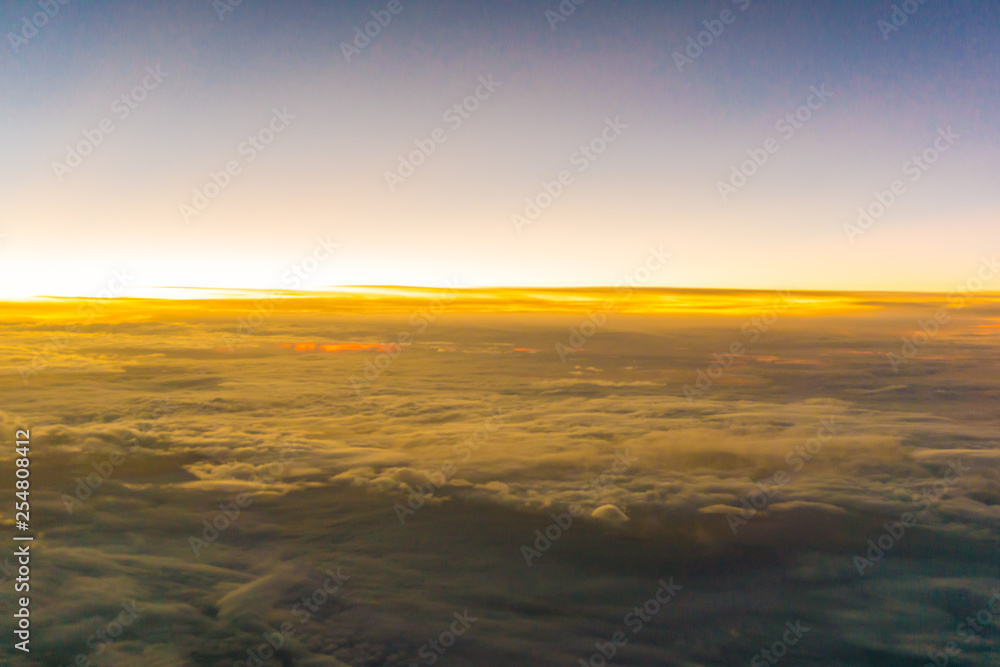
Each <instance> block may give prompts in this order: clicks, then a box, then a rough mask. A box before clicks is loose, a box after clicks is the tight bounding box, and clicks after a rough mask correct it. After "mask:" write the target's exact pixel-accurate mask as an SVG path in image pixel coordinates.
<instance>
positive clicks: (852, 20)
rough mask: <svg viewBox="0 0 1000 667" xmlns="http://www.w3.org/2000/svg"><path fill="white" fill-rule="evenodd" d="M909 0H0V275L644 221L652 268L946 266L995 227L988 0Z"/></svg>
mask: <svg viewBox="0 0 1000 667" xmlns="http://www.w3.org/2000/svg"><path fill="white" fill-rule="evenodd" d="M570 6H571V5H570V4H565V3H564V5H563V7H564V8H566V7H570ZM907 7H908V8H910V9H914V8H915V11H914V12H913V13H912V14H911V15H905V18H906V21H905V22H903V21H902V20H901V18H900V17H902V16H903V14H898V15H897V17H896V22H897V23H899V24H900V25H898V26H897V25H895V24H893V23H892V21H893V11H894V9H893V4H892V3H889V2H882V1H878V2H865V3H860V2H833V1H817V2H811V3H807V4H803V3H792V2H770V3H764V2H756V0H750V2H745V1H744V0H739V1H738V2H730V1H729V0H715V1H712V2H707V3H678V2H628V3H610V2H601V1H599V0H591V1H590V2H585V3H583V4H581V5H579V6H575V9H574V10H573V11H572V13H569V12H568V11H567V12H566V13H567V14H569V15H568V16H563V15H560V14H559V3H557V2H555V1H554V0H552V1H550V2H504V3H468V2H457V1H454V2H436V3H430V2H419V1H409V0H401V2H400V3H399V4H398V5H397V4H394V3H393V4H391V7H390V3H388V2H381V1H378V2H337V3H320V2H284V3H263V2H252V1H246V2H242V3H240V4H239V5H228V4H223V3H222V2H221V0H220V2H217V3H215V4H214V5H213V3H212V2H209V1H208V0H199V1H185V2H169V3H168V2H147V3H141V4H134V5H133V4H129V5H125V6H122V5H121V4H120V3H110V2H101V1H95V2H78V1H74V0H69V2H67V3H66V4H65V5H63V4H58V5H57V9H58V11H56V12H55V14H54V15H53V16H52V17H51V18H48V17H39V16H38V15H37V12H39V11H40V10H39V5H37V4H36V3H33V2H26V1H25V2H4V3H3V4H2V5H0V27H2V28H3V31H4V43H3V45H2V47H0V88H2V90H3V91H4V92H3V95H2V96H0V118H2V122H0V145H2V146H3V150H2V151H0V205H2V209H0V212H2V214H0V234H2V236H0V298H25V297H31V296H39V295H65V296H70V295H72V296H83V297H92V296H96V295H98V294H100V293H102V291H107V290H109V285H116V286H119V287H121V288H122V289H121V290H119V291H118V292H116V293H115V294H116V295H119V294H120V295H138V294H142V293H144V292H143V290H147V289H148V288H154V287H223V288H252V289H287V288H295V289H307V290H309V289H317V290H319V289H326V288H330V287H332V286H338V285H408V286H425V287H443V286H446V285H451V284H457V285H459V286H463V287H495V286H567V287H569V286H611V285H615V284H616V283H617V282H618V281H620V280H621V279H622V277H623V276H626V275H631V274H632V273H633V272H634V271H635V269H636V267H637V266H640V265H641V264H642V263H643V262H644V261H645V260H646V257H647V256H648V255H649V254H650V252H651V249H658V250H659V252H660V253H661V254H669V256H670V259H669V261H667V262H666V264H665V266H664V267H663V268H662V269H660V270H658V271H655V272H652V274H651V275H650V276H649V278H648V280H647V281H646V282H645V283H643V284H645V285H648V286H659V287H682V288H688V287H703V288H755V289H798V290H802V289H824V290H898V291H944V292H948V291H951V290H953V289H954V288H955V287H956V285H959V284H963V283H964V282H965V281H966V280H967V279H968V278H969V277H970V276H971V275H974V272H975V271H976V270H977V268H978V267H979V266H980V264H981V263H982V261H983V258H984V257H986V258H989V257H992V255H993V253H994V250H995V249H996V248H997V247H998V246H1000V228H998V227H997V225H996V220H997V214H998V213H1000V194H998V192H1000V191H998V190H997V188H996V185H995V179H996V173H997V170H998V169H997V168H998V166H1000V164H998V162H1000V150H998V149H1000V141H998V139H1000V132H998V130H1000V121H998V118H1000V113H998V111H1000V109H998V89H997V86H996V80H997V64H998V59H1000V48H998V46H1000V44H998V35H1000V32H998V30H997V28H998V22H1000V21H998V19H1000V3H996V2H948V3H944V2H926V3H923V4H919V3H916V4H914V5H913V6H910V5H907ZM390 9H393V10H396V13H393V12H391V11H390ZM230 10H231V11H230ZM50 11H55V10H50ZM372 12H374V15H373V14H372ZM32 17H34V18H35V20H36V22H37V23H40V24H43V25H41V27H39V28H37V30H33V29H32V28H26V27H25V21H26V20H27V21H29V23H30V21H31V20H32ZM380 17H381V19H382V21H383V23H386V25H385V26H384V27H383V26H376V25H374V24H372V26H370V28H369V29H370V31H371V32H372V33H375V36H374V37H371V38H370V40H369V41H367V42H366V41H364V40H362V39H360V38H358V39H357V42H355V43H354V45H353V48H352V47H351V44H352V40H355V38H356V36H357V34H359V32H360V31H363V30H364V29H365V25H366V24H367V23H369V22H371V21H375V20H378V19H379V18H380ZM43 19H45V20H43ZM387 19H388V20H387ZM562 19H565V20H562ZM706 22H707V23H706ZM880 22H881V23H880ZM895 28H898V29H895ZM356 29H357V31H356ZM710 31H711V32H715V33H718V34H711V32H710ZM699 33H702V34H701V35H700V39H701V40H702V42H703V44H705V45H704V46H702V47H700V52H699V50H698V48H696V47H692V46H691V44H692V43H693V42H694V43H696V42H697V40H698V39H699ZM689 38H691V40H693V42H689ZM678 54H680V55H678ZM681 56H684V58H687V60H685V59H684V58H682V57H681ZM137 87H138V88H137ZM813 91H821V92H822V95H820V96H817V95H816V94H815V93H814V92H813ZM477 94H478V98H477ZM123 95H125V96H126V99H124V100H123V99H122V96H123ZM809 103H811V104H812V105H813V108H812V109H809V108H807V107H803V105H807V104H809ZM455 105H460V107H459V110H456V109H455ZM795 113H799V114H800V117H799V118H800V119H799V120H797V121H795V122H794V124H793V123H792V122H790V121H788V120H783V119H786V116H787V115H788V114H795ZM802 118H807V119H806V120H801V119H802ZM793 120H794V117H793ZM102 128H105V129H110V130H111V131H110V132H106V131H105V129H102ZM88 136H89V137H91V139H88ZM254 136H257V137H258V138H257V139H255V140H253V141H256V142H257V144H256V145H255V144H254V143H253V141H251V140H250V138H251V137H254ZM435 137H436V139H437V140H435ZM81 143H82V148H80V146H81ZM91 143H93V144H96V145H95V146H93V148H92V150H91V146H90V144H91ZM588 145H590V146H591V147H592V148H591V150H590V151H589V152H584V151H583V150H582V149H581V148H582V147H584V148H585V147H587V146H588ZM420 146H424V147H428V146H430V148H424V149H421V148H419V147H420ZM76 148H79V151H78V153H84V152H86V153H88V154H87V155H81V156H80V157H79V158H77V157H76V156H74V155H71V153H72V152H73V151H74V150H76ZM431 149H433V150H431ZM415 151H423V152H417V153H414V152H415ZM414 155H415V158H413V160H412V162H419V165H418V166H414V167H413V169H412V173H410V171H409V170H408V169H409V168H408V166H407V165H403V166H402V167H401V160H406V161H410V158H411V157H413V156H414ZM754 155H756V156H757V158H758V162H763V164H759V165H758V164H752V163H747V162H746V161H747V160H750V159H751V158H752V157H753V156H754ZM762 155H763V156H764V157H766V160H764V159H762V158H761V157H760V156H762ZM921 155H923V156H924V157H925V159H926V160H927V161H926V162H922V163H921V164H922V166H918V165H917V164H916V163H915V162H914V161H913V158H914V157H915V156H916V157H918V158H919V157H920V156H921ZM928 156H929V157H928ZM930 158H933V163H930ZM744 165H746V166H744ZM227 168H229V169H230V172H231V173H226V170H227ZM734 169H736V170H739V171H743V172H744V173H746V174H749V175H748V176H746V178H745V182H742V181H740V180H739V179H740V177H741V176H742V175H739V174H738V175H737V176H736V177H734V175H733V174H734ZM393 172H394V173H395V176H392V175H390V176H387V173H389V174H391V173H393ZM750 172H752V173H750ZM213 173H214V174H215V179H216V182H218V183H222V184H223V186H224V187H218V188H216V187H215V186H214V184H213V181H212V178H213V177H212V174H213ZM734 179H735V180H734ZM720 183H728V184H729V185H730V186H732V187H729V188H727V187H720ZM894 185H895V187H896V192H895V193H893V192H892V190H893V186H894ZM737 186H738V187H737ZM207 195H212V196H211V197H208V196H207ZM553 195H554V196H553ZM202 196H205V199H204V200H201V199H199V198H200V197H202ZM879 199H881V200H882V201H881V203H880V201H879ZM890 199H891V202H890ZM529 202H534V203H535V204H536V205H539V209H538V211H537V215H536V214H535V213H536V212H534V211H532V209H531V206H530V204H529ZM880 207H883V208H882V214H881V215H876V216H873V218H872V220H871V222H870V223H866V224H867V227H866V228H861V227H858V222H857V221H858V216H859V213H858V210H859V208H863V209H868V210H869V211H870V212H873V213H876V212H878V211H879V210H880ZM518 216H520V217H518ZM331 248H335V249H331ZM303 266H305V269H304V270H299V271H296V268H297V267H298V268H299V269H301V268H302V267H303ZM289 271H292V272H293V274H292V275H293V276H294V277H293V278H288V276H289ZM116 276H125V277H126V278H124V279H122V278H120V277H119V278H116ZM296 281H297V284H293V283H296Z"/></svg>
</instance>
